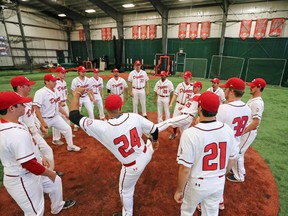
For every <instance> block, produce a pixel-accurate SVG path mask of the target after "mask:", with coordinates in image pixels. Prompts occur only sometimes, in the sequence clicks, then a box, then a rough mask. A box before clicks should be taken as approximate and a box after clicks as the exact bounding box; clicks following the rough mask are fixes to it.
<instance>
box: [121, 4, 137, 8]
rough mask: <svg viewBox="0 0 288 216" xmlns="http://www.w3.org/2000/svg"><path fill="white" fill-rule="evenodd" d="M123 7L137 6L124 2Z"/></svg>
mask: <svg viewBox="0 0 288 216" xmlns="http://www.w3.org/2000/svg"><path fill="white" fill-rule="evenodd" d="M122 7H124V8H132V7H135V5H134V4H123V5H122Z"/></svg>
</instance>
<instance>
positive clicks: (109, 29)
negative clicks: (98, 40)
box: [106, 28, 112, 41]
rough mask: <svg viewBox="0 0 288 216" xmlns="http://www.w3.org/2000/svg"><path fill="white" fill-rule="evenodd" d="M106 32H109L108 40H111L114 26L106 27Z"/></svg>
mask: <svg viewBox="0 0 288 216" xmlns="http://www.w3.org/2000/svg"><path fill="white" fill-rule="evenodd" d="M106 32H107V38H106V39H107V40H108V41H110V40H112V28H106Z"/></svg>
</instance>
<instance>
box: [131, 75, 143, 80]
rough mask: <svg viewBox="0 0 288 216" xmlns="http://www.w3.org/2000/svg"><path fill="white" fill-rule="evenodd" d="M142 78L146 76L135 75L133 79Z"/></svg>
mask: <svg viewBox="0 0 288 216" xmlns="http://www.w3.org/2000/svg"><path fill="white" fill-rule="evenodd" d="M141 78H144V76H143V75H139V76H133V79H141Z"/></svg>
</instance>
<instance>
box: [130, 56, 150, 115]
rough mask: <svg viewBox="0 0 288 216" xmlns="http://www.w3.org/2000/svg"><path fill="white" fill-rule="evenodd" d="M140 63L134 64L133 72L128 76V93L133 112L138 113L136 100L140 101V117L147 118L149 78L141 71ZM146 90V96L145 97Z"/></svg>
mask: <svg viewBox="0 0 288 216" xmlns="http://www.w3.org/2000/svg"><path fill="white" fill-rule="evenodd" d="M141 65H142V64H141V62H140V61H139V60H137V61H135V63H134V68H135V69H134V70H133V71H131V72H130V74H129V76H128V81H129V91H130V95H131V97H132V98H133V112H134V113H138V100H139V99H140V103H141V107H142V116H144V117H145V118H147V112H146V95H147V96H148V95H149V93H150V86H149V82H148V81H149V78H148V76H147V73H146V72H145V71H143V70H141ZM145 88H146V95H145Z"/></svg>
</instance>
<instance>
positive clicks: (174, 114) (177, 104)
mask: <svg viewBox="0 0 288 216" xmlns="http://www.w3.org/2000/svg"><path fill="white" fill-rule="evenodd" d="M183 106H184V105H181V104H179V103H177V102H176V104H175V107H174V112H173V118H174V117H176V116H179V115H181V114H182V113H181V110H179V108H182V107H183Z"/></svg>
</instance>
